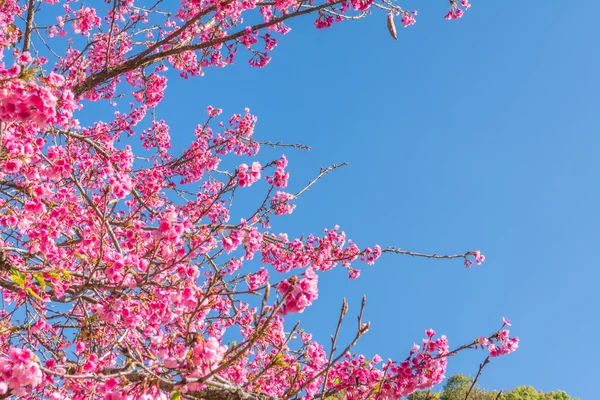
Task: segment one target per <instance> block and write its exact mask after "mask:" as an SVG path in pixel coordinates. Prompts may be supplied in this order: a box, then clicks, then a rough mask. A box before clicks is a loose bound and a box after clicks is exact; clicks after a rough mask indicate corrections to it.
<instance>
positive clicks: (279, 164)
mask: <svg viewBox="0 0 600 400" xmlns="http://www.w3.org/2000/svg"><path fill="white" fill-rule="evenodd" d="M275 165H276V169H275V172H274V173H273V176H267V177H266V179H267V182H269V184H271V185H274V186H276V187H278V188H284V187H286V186H287V184H288V178H289V177H290V173H289V172H285V167H287V165H288V161H287V158H285V156H281V158H280V159H279V160H277V161H276V163H275Z"/></svg>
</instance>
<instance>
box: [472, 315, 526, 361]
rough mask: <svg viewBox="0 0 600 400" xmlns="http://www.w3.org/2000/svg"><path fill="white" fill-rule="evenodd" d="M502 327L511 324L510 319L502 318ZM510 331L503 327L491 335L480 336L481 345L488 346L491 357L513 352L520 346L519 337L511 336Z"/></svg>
mask: <svg viewBox="0 0 600 400" xmlns="http://www.w3.org/2000/svg"><path fill="white" fill-rule="evenodd" d="M502 322H503V323H502V327H505V326H511V322H510V320H508V319H506V318H502ZM509 334H510V331H509V330H507V329H502V330H501V331H499V332H498V333H497V334H495V335H492V336H491V337H489V338H488V337H485V336H483V337H481V338H479V345H480V346H481V347H482V348H487V349H488V351H489V352H490V357H499V356H504V355H507V354H510V353H512V352H513V351H515V350H517V349H518V348H519V338H517V337H510V335H509Z"/></svg>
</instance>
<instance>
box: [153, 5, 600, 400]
mask: <svg viewBox="0 0 600 400" xmlns="http://www.w3.org/2000/svg"><path fill="white" fill-rule="evenodd" d="M473 3H474V4H473V7H472V8H471V9H470V10H469V11H468V12H467V13H466V15H465V17H464V18H463V19H462V20H460V21H455V22H451V21H445V20H444V19H443V18H442V17H443V15H444V14H445V13H446V12H447V9H446V2H445V1H443V0H439V1H416V0H410V1H403V2H402V3H401V5H403V6H405V7H406V8H408V9H413V8H416V9H418V10H419V16H418V20H417V21H418V22H417V24H416V25H415V26H413V27H411V28H408V29H399V35H398V36H399V41H398V42H395V41H394V40H392V39H391V38H390V37H389V35H388V33H387V31H386V25H385V20H386V18H385V14H383V13H380V12H376V11H375V12H374V15H373V16H371V17H370V18H367V19H366V20H363V21H358V22H346V23H342V24H337V25H335V26H334V27H333V28H332V29H329V30H324V31H318V30H316V29H314V28H313V26H312V21H313V18H312V17H307V18H303V19H297V20H294V21H293V22H292V23H291V24H290V25H291V27H292V28H293V31H292V32H291V33H290V34H289V35H287V36H285V37H283V38H281V39H280V46H278V48H277V49H276V50H275V51H274V52H273V54H272V56H273V60H272V62H271V64H270V65H269V66H268V67H267V68H266V69H252V68H250V67H248V66H247V64H246V58H244V55H240V58H239V59H238V63H237V64H236V65H234V66H231V67H227V68H225V69H217V68H209V69H207V70H206V71H205V72H206V76H205V77H203V78H200V79H194V80H191V81H182V80H179V79H172V80H170V81H169V88H168V91H167V98H168V99H167V100H166V101H165V103H164V104H163V105H161V107H160V108H159V110H158V111H159V114H158V116H159V117H160V118H165V119H168V120H170V121H174V120H176V122H175V123H174V126H173V128H174V129H173V130H172V135H173V136H174V137H175V138H176V139H174V140H176V141H178V140H180V142H179V143H180V144H181V146H183V144H184V143H187V141H188V140H189V139H190V138H191V136H192V129H193V126H194V125H195V124H196V123H198V122H200V121H203V120H204V115H205V114H204V110H205V109H206V106H207V105H209V104H212V105H214V106H216V107H221V108H224V115H225V116H227V115H230V114H232V113H235V112H241V111H243V108H244V107H246V106H248V107H250V108H251V110H252V111H253V112H254V113H255V114H257V115H258V117H259V124H258V129H257V132H256V135H257V137H258V138H260V139H264V140H274V141H277V140H282V141H288V142H301V143H304V144H308V145H310V146H312V151H310V152H309V153H299V152H292V151H285V154H286V155H287V156H288V159H289V160H290V171H291V173H292V177H291V179H292V180H291V187H292V189H294V188H299V187H300V186H301V185H303V184H304V183H305V182H306V181H308V180H309V178H311V177H312V176H313V175H314V174H315V172H317V171H318V169H319V167H320V166H326V165H329V164H332V163H336V162H340V161H347V162H349V167H347V168H345V169H343V170H339V171H338V172H337V173H335V174H333V175H330V176H328V177H327V178H326V179H324V180H323V181H322V182H321V183H320V184H319V185H318V186H316V187H315V188H314V189H312V190H310V191H309V192H308V193H307V194H306V195H305V196H304V197H303V198H302V199H301V200H299V201H298V202H297V204H298V208H297V210H296V212H295V213H294V214H293V215H292V216H288V217H284V218H279V219H276V220H274V222H275V224H274V227H273V228H274V229H273V230H274V231H282V232H289V233H290V234H297V235H300V234H302V233H321V232H322V229H323V228H331V227H333V226H334V225H335V224H339V225H341V227H342V228H343V229H344V230H345V231H346V233H347V234H348V236H349V237H351V238H353V239H354V240H355V241H356V242H357V243H358V244H359V245H361V246H367V245H372V244H376V243H379V244H381V245H383V246H385V245H395V246H400V247H403V248H405V249H408V250H413V251H423V252H437V253H455V252H464V251H467V250H474V249H481V250H482V252H483V253H484V254H485V255H486V256H487V261H486V262H485V263H484V265H483V266H481V267H473V268H472V269H470V270H466V269H465V268H464V267H463V266H462V264H461V262H460V261H455V262H453V261H429V260H417V259H411V258H406V257H399V256H391V255H387V256H385V257H383V258H382V259H380V261H379V262H378V263H377V264H376V266H374V267H369V268H365V269H363V273H362V276H361V278H360V279H358V280H356V281H350V280H348V279H347V278H346V277H347V273H346V272H345V271H344V270H341V269H340V270H339V271H334V272H332V273H327V274H322V275H321V278H320V279H321V285H320V287H321V291H320V298H319V300H318V301H317V302H316V303H315V305H314V306H313V307H312V309H310V310H308V311H307V312H305V313H304V314H303V315H301V318H302V320H303V326H304V327H305V328H306V329H307V330H308V331H313V332H314V333H315V334H316V337H317V338H319V339H320V340H321V341H322V342H323V343H326V344H327V343H328V337H329V334H331V333H332V332H333V330H334V328H335V326H334V321H333V318H334V315H336V314H337V312H338V310H339V305H340V301H341V298H342V297H343V296H346V297H347V298H348V301H349V303H350V311H351V312H352V311H354V312H355V311H356V310H357V308H358V306H359V304H360V298H361V296H362V294H363V293H366V294H367V297H368V303H367V312H366V319H368V320H370V321H371V322H372V328H371V331H370V332H369V334H368V335H367V336H366V337H365V338H364V339H363V340H362V341H361V343H360V345H359V346H358V348H357V349H358V350H359V351H361V352H364V353H366V354H368V355H373V354H375V353H379V354H380V355H382V356H383V357H384V358H385V357H391V358H393V359H401V358H404V357H405V356H406V354H407V351H408V350H409V348H410V346H411V345H412V343H413V342H415V341H420V339H421V337H422V335H423V331H424V330H425V329H426V328H430V327H432V328H434V329H435V330H437V331H438V332H439V333H445V334H446V335H447V336H448V338H449V340H450V344H451V345H460V344H463V343H464V342H467V341H470V340H472V339H473V338H474V337H476V336H480V335H483V334H490V333H491V332H493V331H494V330H495V329H496V328H498V326H499V324H500V323H501V318H502V316H506V317H507V318H510V319H512V321H513V328H512V329H513V330H512V332H513V333H514V334H515V335H518V336H519V337H520V339H521V344H520V348H519V350H518V351H517V352H516V353H515V354H513V355H510V356H509V357H504V358H500V359H497V360H494V362H493V363H492V364H490V365H489V366H488V367H486V370H485V371H484V374H483V377H482V378H481V380H480V383H481V385H482V386H483V387H486V388H488V389H503V388H513V387H515V386H518V385H523V384H527V385H532V386H534V387H536V388H537V389H541V390H544V391H548V390H554V389H563V390H566V391H567V392H568V393H569V394H570V395H572V396H576V397H580V398H582V399H592V398H596V396H597V385H596V384H594V383H593V382H594V381H595V380H596V378H597V377H596V374H597V371H598V366H597V359H598V356H600V353H599V351H598V346H597V345H596V344H595V342H594V339H593V338H594V337H595V336H596V334H597V331H598V330H599V329H600V322H599V318H598V316H599V313H598V305H599V304H600V294H599V291H598V280H599V278H600V269H599V268H598V261H597V260H596V259H595V256H594V254H595V253H596V251H597V249H598V243H599V239H600V234H599V222H600V221H599V219H600V218H599V217H600V215H599V214H600V211H599V210H600V207H599V204H600V187H599V183H598V174H599V173H600V169H599V161H598V151H599V150H600V132H599V131H600V111H599V106H600V101H599V95H598V93H599V89H600V77H599V74H598V71H600V55H599V54H600V52H599V51H598V47H599V41H600V40H599V39H600V23H598V15H600V2H599V1H597V0H587V1H586V0H579V1H573V2H559V1H541V0H538V1H535V0H529V1H519V2H516V1H481V0H475V1H474V2H473ZM177 137H181V139H177ZM184 138H185V139H184ZM279 154H281V150H279V151H275V152H273V151H266V155H265V154H263V155H264V156H265V157H266V156H269V155H270V156H273V157H276V156H277V155H279ZM266 158H268V157H266ZM262 159H265V158H262ZM350 322H351V323H348V324H347V325H346V328H347V331H346V332H347V335H348V336H349V335H350V334H353V332H352V329H354V320H353V319H352V320H350ZM484 357H485V353H484V352H481V351H480V352H471V353H469V354H464V355H462V356H460V357H458V358H455V359H452V360H451V362H450V367H449V371H448V375H451V374H453V373H458V372H462V373H467V374H471V375H474V374H475V373H476V371H477V366H478V363H479V362H480V361H481V360H483V358H484Z"/></svg>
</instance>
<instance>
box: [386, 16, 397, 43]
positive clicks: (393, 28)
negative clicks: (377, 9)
mask: <svg viewBox="0 0 600 400" xmlns="http://www.w3.org/2000/svg"><path fill="white" fill-rule="evenodd" d="M387 27H388V31H390V35H392V37H393V38H394V39H396V40H398V34H397V33H396V24H394V13H393V12H391V11H390V12H389V13H388V18H387Z"/></svg>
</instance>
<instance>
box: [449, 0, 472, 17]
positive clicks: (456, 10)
mask: <svg viewBox="0 0 600 400" xmlns="http://www.w3.org/2000/svg"><path fill="white" fill-rule="evenodd" d="M460 4H461V5H462V6H463V7H464V11H463V9H462V8H460V6H459V5H458V4H457V3H456V0H451V1H450V11H448V14H446V15H445V16H444V18H446V19H449V20H452V19H459V18H461V17H462V16H463V15H464V13H465V11H467V10H468V9H469V8H470V7H471V4H470V3H469V0H460Z"/></svg>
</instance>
